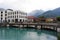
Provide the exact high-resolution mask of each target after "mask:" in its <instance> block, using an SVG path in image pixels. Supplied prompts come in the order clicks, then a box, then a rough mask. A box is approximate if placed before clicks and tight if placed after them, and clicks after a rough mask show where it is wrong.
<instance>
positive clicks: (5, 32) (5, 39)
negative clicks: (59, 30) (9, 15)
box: [0, 28, 57, 40]
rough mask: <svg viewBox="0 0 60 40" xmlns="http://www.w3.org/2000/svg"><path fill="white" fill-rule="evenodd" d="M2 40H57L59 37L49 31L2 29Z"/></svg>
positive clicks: (0, 32) (0, 34)
mask: <svg viewBox="0 0 60 40" xmlns="http://www.w3.org/2000/svg"><path fill="white" fill-rule="evenodd" d="M0 40H57V36H56V32H54V31H49V30H36V29H26V28H25V29H19V28H0Z"/></svg>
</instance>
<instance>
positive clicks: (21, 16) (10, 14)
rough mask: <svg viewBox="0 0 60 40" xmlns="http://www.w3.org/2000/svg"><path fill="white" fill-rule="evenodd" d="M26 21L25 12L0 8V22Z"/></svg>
mask: <svg viewBox="0 0 60 40" xmlns="http://www.w3.org/2000/svg"><path fill="white" fill-rule="evenodd" d="M26 21H27V13H24V12H22V11H19V10H16V11H13V10H12V9H7V10H3V11H2V10H0V23H3V22H9V23H16V22H26Z"/></svg>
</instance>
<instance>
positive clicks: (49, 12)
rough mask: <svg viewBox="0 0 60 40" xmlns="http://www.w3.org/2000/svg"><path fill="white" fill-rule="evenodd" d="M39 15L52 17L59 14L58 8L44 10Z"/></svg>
mask: <svg viewBox="0 0 60 40" xmlns="http://www.w3.org/2000/svg"><path fill="white" fill-rule="evenodd" d="M40 16H44V17H46V18H54V17H57V16H60V8H56V9H54V10H49V11H46V12H44V13H43V14H41V15H40Z"/></svg>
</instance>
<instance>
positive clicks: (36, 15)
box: [28, 10, 44, 17]
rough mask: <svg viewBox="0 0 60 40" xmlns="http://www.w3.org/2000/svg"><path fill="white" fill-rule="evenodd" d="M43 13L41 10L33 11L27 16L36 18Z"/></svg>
mask: <svg viewBox="0 0 60 40" xmlns="http://www.w3.org/2000/svg"><path fill="white" fill-rule="evenodd" d="M43 12H44V11H43V10H34V11H32V12H31V13H29V14H28V16H34V17H38V16H39V15H41V14H42V13H43Z"/></svg>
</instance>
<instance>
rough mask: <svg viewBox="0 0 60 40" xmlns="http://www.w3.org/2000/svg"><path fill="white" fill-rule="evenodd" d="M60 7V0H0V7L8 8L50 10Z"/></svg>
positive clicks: (28, 10) (29, 10) (25, 10)
mask: <svg viewBox="0 0 60 40" xmlns="http://www.w3.org/2000/svg"><path fill="white" fill-rule="evenodd" d="M58 7H60V0H0V8H5V9H6V8H10V9H16V10H18V9H19V10H21V11H24V12H28V13H29V12H31V11H33V10H40V9H42V10H51V9H55V8H58Z"/></svg>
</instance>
